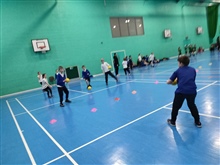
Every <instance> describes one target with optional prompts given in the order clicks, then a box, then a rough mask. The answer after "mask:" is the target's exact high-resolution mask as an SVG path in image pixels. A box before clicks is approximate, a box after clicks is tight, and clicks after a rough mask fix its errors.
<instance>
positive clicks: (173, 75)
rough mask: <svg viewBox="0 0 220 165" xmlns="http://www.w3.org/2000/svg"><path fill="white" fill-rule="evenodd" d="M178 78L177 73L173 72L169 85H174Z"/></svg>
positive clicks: (168, 81)
mask: <svg viewBox="0 0 220 165" xmlns="http://www.w3.org/2000/svg"><path fill="white" fill-rule="evenodd" d="M176 78H177V73H176V71H175V72H173V74H172V76H171V77H170V78H169V79H168V80H167V84H172V83H173V81H174V80H175V79H176Z"/></svg>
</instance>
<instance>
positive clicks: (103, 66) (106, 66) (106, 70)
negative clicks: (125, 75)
mask: <svg viewBox="0 0 220 165" xmlns="http://www.w3.org/2000/svg"><path fill="white" fill-rule="evenodd" d="M109 66H110V65H109V64H108V63H107V62H104V63H103V64H101V69H102V70H103V72H108V71H109V69H108V67H109Z"/></svg>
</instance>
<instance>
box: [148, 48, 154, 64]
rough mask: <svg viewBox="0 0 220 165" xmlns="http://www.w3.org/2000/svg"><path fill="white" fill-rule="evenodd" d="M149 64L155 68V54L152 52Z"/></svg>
mask: <svg viewBox="0 0 220 165" xmlns="http://www.w3.org/2000/svg"><path fill="white" fill-rule="evenodd" d="M148 61H149V64H151V66H152V67H154V53H153V52H152V53H151V54H150V55H149V57H148Z"/></svg>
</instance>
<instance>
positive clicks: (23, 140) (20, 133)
mask: <svg viewBox="0 0 220 165" xmlns="http://www.w3.org/2000/svg"><path fill="white" fill-rule="evenodd" d="M6 104H7V105H8V109H9V111H10V113H11V116H12V118H13V120H14V122H15V125H16V127H17V130H18V132H19V135H20V137H21V139H22V142H23V144H24V147H25V149H26V151H27V153H28V156H29V158H30V160H31V164H34V165H35V164H37V163H36V162H35V160H34V157H33V155H32V153H31V150H30V148H29V146H28V144H27V142H26V140H25V137H24V135H23V133H22V132H23V130H21V128H20V126H19V124H18V122H17V120H16V118H15V115H14V113H13V111H12V109H11V106H10V104H9V102H8V100H6Z"/></svg>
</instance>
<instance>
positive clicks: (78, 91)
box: [68, 88, 89, 94]
mask: <svg viewBox="0 0 220 165" xmlns="http://www.w3.org/2000/svg"><path fill="white" fill-rule="evenodd" d="M68 90H69V91H72V92H78V93H86V94H89V93H88V92H83V91H77V90H73V89H70V88H69V89H68Z"/></svg>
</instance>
